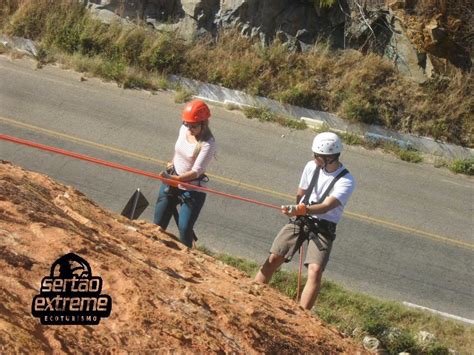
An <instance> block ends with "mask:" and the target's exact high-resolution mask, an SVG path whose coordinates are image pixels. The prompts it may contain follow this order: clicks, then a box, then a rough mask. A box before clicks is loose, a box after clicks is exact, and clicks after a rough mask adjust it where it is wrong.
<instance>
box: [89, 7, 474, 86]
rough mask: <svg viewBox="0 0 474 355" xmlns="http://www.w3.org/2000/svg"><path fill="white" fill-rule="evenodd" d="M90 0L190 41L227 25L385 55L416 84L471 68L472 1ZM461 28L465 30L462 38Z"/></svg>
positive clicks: (298, 46) (303, 44) (103, 11)
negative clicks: (432, 77) (456, 70)
mask: <svg viewBox="0 0 474 355" xmlns="http://www.w3.org/2000/svg"><path fill="white" fill-rule="evenodd" d="M86 1H87V0H86ZM466 1H467V2H466ZM88 2H89V6H90V7H91V8H92V9H93V10H95V11H96V12H97V13H98V14H100V16H101V17H102V18H103V19H104V20H105V21H110V12H113V13H115V14H116V15H118V16H121V17H123V18H128V19H131V20H134V19H141V20H142V21H144V22H145V23H146V24H148V25H149V26H152V27H153V28H156V29H157V30H159V31H169V32H177V33H178V34H180V36H181V37H183V38H184V39H186V40H191V39H193V38H196V37H199V36H202V35H205V34H211V35H216V34H217V33H218V31H219V30H221V29H228V28H233V29H236V30H238V31H239V32H240V33H241V34H242V35H244V36H247V37H250V38H254V39H255V38H256V39H258V40H260V41H261V42H262V43H263V44H268V43H269V42H271V41H273V40H275V39H278V40H280V41H281V42H283V43H287V44H288V47H289V49H290V50H306V49H308V48H310V47H311V46H312V45H313V44H314V43H315V42H316V41H318V40H321V39H323V40H329V41H330V43H332V45H333V46H334V47H336V48H356V49H361V50H363V51H374V52H377V53H379V54H381V55H385V56H387V57H388V58H390V59H391V60H392V61H393V62H394V64H395V65H396V66H397V67H398V68H399V69H400V71H401V72H402V73H404V74H406V75H408V76H411V77H412V78H413V79H414V80H416V81H419V82H422V81H424V80H426V79H427V78H428V77H431V76H432V75H434V74H435V73H437V74H446V73H448V72H449V71H450V67H452V68H460V69H462V70H464V71H466V70H470V68H471V65H472V62H471V55H472V53H471V55H470V54H469V49H468V48H465V47H466V45H468V44H469V43H470V42H469V40H468V39H466V37H469V36H471V37H472V33H471V34H470V32H469V31H472V30H469V26H467V27H466V24H465V22H466V21H467V22H469V21H472V20H474V17H473V14H474V10H473V9H472V8H473V5H472V4H469V0H439V1H438V0H410V1H409V0H336V1H335V3H334V4H333V5H332V6H325V4H326V3H328V1H327V0H326V1H325V0H306V1H305V0H299V1H295V0H220V1H219V0H88ZM438 2H439V3H440V4H438ZM464 2H466V4H464ZM441 3H442V4H441ZM447 3H449V4H447ZM451 3H452V4H451ZM443 4H444V6H443ZM463 4H464V5H463ZM462 8H465V9H466V11H464V12H462V11H461V9H462ZM107 11H108V13H107ZM471 23H472V22H471ZM459 28H461V29H463V28H464V29H466V28H467V30H466V31H467V32H466V31H465V32H466V33H464V35H463V36H458V35H456V33H457V32H456V29H459ZM458 32H459V31H458ZM460 37H462V38H460ZM458 42H460V43H461V45H460V44H459V43H458ZM471 46H472V43H471ZM471 49H472V48H471Z"/></svg>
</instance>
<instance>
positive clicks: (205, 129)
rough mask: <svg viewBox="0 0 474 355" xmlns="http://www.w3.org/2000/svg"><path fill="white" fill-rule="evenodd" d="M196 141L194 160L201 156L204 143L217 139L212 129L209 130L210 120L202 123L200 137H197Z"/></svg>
mask: <svg viewBox="0 0 474 355" xmlns="http://www.w3.org/2000/svg"><path fill="white" fill-rule="evenodd" d="M196 139H197V144H196V148H194V152H193V157H194V158H196V157H197V156H198V155H199V152H200V151H201V145H202V142H209V141H210V140H214V139H215V138H214V135H213V134H212V132H211V129H210V128H209V121H208V120H206V121H202V122H201V133H199V136H197V137H196Z"/></svg>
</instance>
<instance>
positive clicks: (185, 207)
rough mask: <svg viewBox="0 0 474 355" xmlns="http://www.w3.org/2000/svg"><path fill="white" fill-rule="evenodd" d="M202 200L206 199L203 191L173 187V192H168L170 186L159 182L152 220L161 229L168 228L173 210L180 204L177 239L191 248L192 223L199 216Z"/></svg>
mask: <svg viewBox="0 0 474 355" xmlns="http://www.w3.org/2000/svg"><path fill="white" fill-rule="evenodd" d="M171 190H173V189H171ZM204 201H206V194H205V193H204V192H200V191H186V190H180V189H175V193H174V194H170V186H168V185H166V184H161V187H160V193H159V195H158V200H157V201H156V206H155V218H154V221H153V222H154V223H155V224H158V225H159V226H160V227H161V228H163V229H166V228H168V224H169V223H170V220H171V217H172V216H173V211H174V210H175V209H176V208H177V205H178V204H181V208H180V210H179V220H178V229H179V239H180V240H181V242H182V243H183V244H184V245H186V246H187V247H188V248H191V247H192V246H193V227H194V223H195V222H196V220H197V218H198V217H199V213H200V212H201V208H202V206H203V205H204Z"/></svg>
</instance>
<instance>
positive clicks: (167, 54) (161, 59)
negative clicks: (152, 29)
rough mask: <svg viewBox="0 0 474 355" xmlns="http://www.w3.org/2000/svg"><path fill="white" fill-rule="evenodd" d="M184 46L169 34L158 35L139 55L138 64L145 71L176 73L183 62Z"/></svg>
mask: <svg viewBox="0 0 474 355" xmlns="http://www.w3.org/2000/svg"><path fill="white" fill-rule="evenodd" d="M184 50H185V46H184V44H183V43H182V41H181V40H179V39H178V38H176V37H175V36H173V35H170V34H158V35H156V37H155V40H154V41H153V43H151V44H150V46H149V47H148V48H146V49H145V50H144V51H143V52H142V53H141V55H140V62H141V63H142V65H143V66H144V67H145V68H146V69H147V70H155V71H160V72H167V73H178V72H179V68H180V65H181V64H182V63H183V62H184Z"/></svg>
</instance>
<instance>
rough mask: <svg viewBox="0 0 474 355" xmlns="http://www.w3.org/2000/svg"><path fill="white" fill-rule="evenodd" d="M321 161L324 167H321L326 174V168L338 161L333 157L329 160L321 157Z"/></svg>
mask: <svg viewBox="0 0 474 355" xmlns="http://www.w3.org/2000/svg"><path fill="white" fill-rule="evenodd" d="M321 159H323V162H324V165H323V169H324V171H326V172H328V171H327V169H326V167H327V166H328V165H329V164H332V163H334V162H335V161H337V160H338V157H334V158H332V159H331V158H329V157H321Z"/></svg>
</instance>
